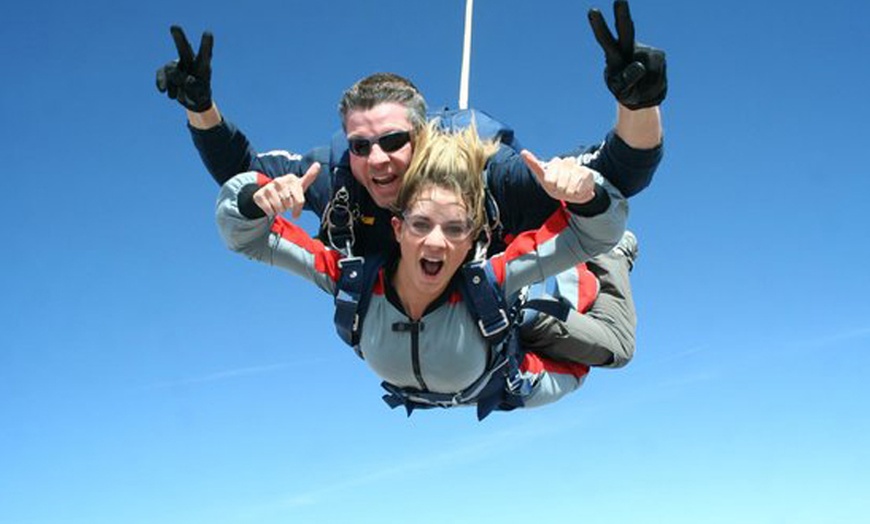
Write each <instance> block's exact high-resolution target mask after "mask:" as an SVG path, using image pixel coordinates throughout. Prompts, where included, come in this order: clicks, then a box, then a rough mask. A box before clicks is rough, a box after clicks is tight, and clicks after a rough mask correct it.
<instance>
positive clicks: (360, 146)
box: [347, 131, 411, 156]
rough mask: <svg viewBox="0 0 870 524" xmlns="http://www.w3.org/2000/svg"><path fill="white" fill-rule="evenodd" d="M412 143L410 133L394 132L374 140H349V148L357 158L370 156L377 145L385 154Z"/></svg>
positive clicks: (356, 138) (359, 138)
mask: <svg viewBox="0 0 870 524" xmlns="http://www.w3.org/2000/svg"><path fill="white" fill-rule="evenodd" d="M410 141H411V133H410V132H408V131H393V132H390V133H387V134H385V135H381V136H376V137H373V138H362V137H351V138H348V139H347V146H348V148H349V149H350V152H351V153H353V154H355V155H356V156H369V153H371V152H372V146H373V145H375V144H377V145H379V146H381V149H382V150H383V151H384V153H393V152H395V151H398V150H399V149H402V148H403V147H405V144H407V143H408V142H410Z"/></svg>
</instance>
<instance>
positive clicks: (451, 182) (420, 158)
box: [396, 122, 498, 232]
mask: <svg viewBox="0 0 870 524" xmlns="http://www.w3.org/2000/svg"><path fill="white" fill-rule="evenodd" d="M496 151H498V143H497V142H495V141H491V140H481V139H480V137H479V136H478V135H477V128H476V127H475V125H474V122H472V123H471V126H469V127H467V128H465V129H462V130H459V131H448V130H444V129H441V128H440V127H439V126H438V123H437V122H430V123H429V124H428V125H427V126H426V127H425V128H424V129H423V131H422V132H421V133H420V136H418V137H417V140H416V142H415V144H414V156H413V159H412V160H411V165H410V166H409V167H408V170H407V171H406V172H405V177H404V181H403V182H402V188H401V189H400V190H399V195H398V197H397V198H396V210H397V211H398V212H400V213H401V212H404V211H407V210H408V208H410V207H411V205H413V203H414V201H415V200H416V199H417V197H418V196H419V195H420V193H421V192H422V191H423V190H425V189H426V188H428V187H430V186H437V187H440V188H443V189H447V190H450V191H453V192H455V193H456V194H458V195H459V196H460V197H461V198H462V201H463V203H464V204H465V206H466V207H467V208H468V216H469V218H470V219H471V221H472V223H473V225H474V230H475V232H477V231H480V230H481V229H482V228H483V227H484V225H486V209H485V206H484V200H485V198H486V195H485V193H484V190H485V187H484V184H485V181H484V179H483V169H484V167H485V166H486V161H487V160H489V157H491V156H492V155H494V154H495V152H496Z"/></svg>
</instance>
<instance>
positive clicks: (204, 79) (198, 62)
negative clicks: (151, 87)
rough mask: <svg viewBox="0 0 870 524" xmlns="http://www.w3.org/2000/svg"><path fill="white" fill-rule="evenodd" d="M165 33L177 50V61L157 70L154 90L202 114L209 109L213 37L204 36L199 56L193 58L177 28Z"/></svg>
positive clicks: (209, 34) (185, 39) (188, 46)
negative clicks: (169, 36)
mask: <svg viewBox="0 0 870 524" xmlns="http://www.w3.org/2000/svg"><path fill="white" fill-rule="evenodd" d="M169 31H170V32H171V33H172V38H173V39H174V40H175V47H176V48H177V49H178V60H173V61H171V62H169V63H167V64H166V65H165V66H163V67H161V68H160V69H158V70H157V89H158V90H159V91H160V92H161V93H167V94H168V96H169V98H172V99H173V100H178V103H179V104H181V105H183V106H184V107H185V108H187V109H189V110H191V111H193V112H194V113H202V112H203V111H206V110H207V109H209V108H211V106H212V100H211V50H212V46H213V45H214V36H212V34H211V33H210V32H208V31H206V32H204V33H203V34H202V40H201V41H200V44H199V53H197V54H196V55H194V54H193V48H191V47H190V42H188V41H187V37H186V36H185V35H184V31H183V30H182V29H181V27H179V26H177V25H174V26H172V27H170V28H169Z"/></svg>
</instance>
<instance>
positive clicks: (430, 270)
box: [420, 258, 444, 277]
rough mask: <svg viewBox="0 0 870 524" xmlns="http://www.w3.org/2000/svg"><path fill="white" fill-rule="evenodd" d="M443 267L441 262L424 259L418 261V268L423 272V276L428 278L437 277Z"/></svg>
mask: <svg viewBox="0 0 870 524" xmlns="http://www.w3.org/2000/svg"><path fill="white" fill-rule="evenodd" d="M443 267H444V262H443V261H441V260H429V259H426V258H423V259H421V260H420V268H421V269H422V270H423V274H425V275H427V276H430V277H434V276H436V275H438V273H440V272H441V268H443Z"/></svg>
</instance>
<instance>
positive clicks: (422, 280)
mask: <svg viewBox="0 0 870 524" xmlns="http://www.w3.org/2000/svg"><path fill="white" fill-rule="evenodd" d="M393 231H394V232H395V234H396V241H397V242H398V243H399V247H400V249H401V253H402V258H401V260H400V261H399V271H400V273H402V274H403V275H405V278H406V282H405V285H406V286H407V287H406V289H408V290H409V291H412V292H419V293H421V294H423V296H424V297H432V298H435V297H437V296H438V295H440V294H441V293H442V292H443V291H444V289H446V288H447V284H448V283H449V282H450V279H451V278H453V275H454V274H455V273H456V270H457V269H459V266H461V265H462V262H463V261H464V260H465V257H466V255H468V251H469V250H470V249H471V245H472V242H473V238H472V235H471V233H472V225H471V220H470V219H469V217H468V209H467V208H466V207H465V203H464V202H463V200H462V198H461V197H460V196H459V195H458V194H456V193H455V192H453V191H452V190H449V189H444V188H441V187H437V186H428V187H425V188H424V189H423V190H422V191H420V194H419V195H418V196H417V198H416V199H415V200H414V201H413V203H412V204H411V205H410V206H409V208H408V209H407V210H406V211H405V212H404V214H403V218H393Z"/></svg>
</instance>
